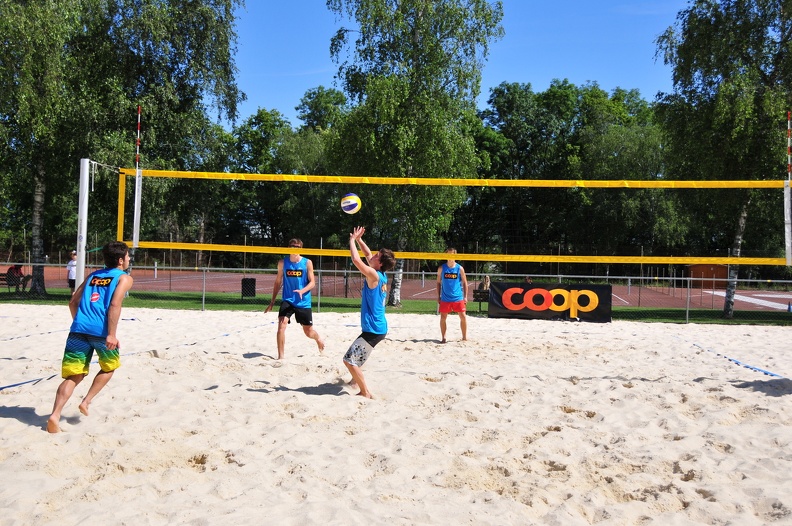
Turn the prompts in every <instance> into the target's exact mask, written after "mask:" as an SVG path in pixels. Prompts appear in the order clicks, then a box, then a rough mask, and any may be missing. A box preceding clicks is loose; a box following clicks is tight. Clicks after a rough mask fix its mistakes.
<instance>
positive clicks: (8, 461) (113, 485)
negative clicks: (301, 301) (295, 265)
mask: <svg viewBox="0 0 792 526" xmlns="http://www.w3.org/2000/svg"><path fill="white" fill-rule="evenodd" d="M388 319H389V323H390V327H391V330H390V332H389V335H388V339H387V340H385V341H384V342H382V343H381V344H379V345H378V346H377V347H376V348H375V350H374V352H373V353H372V355H371V358H370V359H369V362H368V363H367V364H366V365H365V366H364V372H365V374H366V380H367V382H368V383H369V386H370V388H371V390H372V392H373V394H374V396H375V397H377V399H375V400H365V399H362V398H361V397H358V396H354V395H355V393H356V390H355V389H353V388H350V387H349V386H347V385H346V381H348V380H349V379H350V377H349V373H348V372H347V371H346V370H345V368H344V366H343V364H342V363H341V357H342V356H343V354H344V352H345V351H346V349H347V347H348V346H349V344H350V343H351V342H352V341H353V340H354V339H355V338H356V337H357V335H358V334H359V332H360V326H359V315H358V314H357V313H351V314H335V313H317V312H315V313H314V323H315V327H316V329H317V331H319V333H320V334H321V335H322V337H323V338H324V339H325V342H326V347H325V350H324V353H323V354H320V353H319V352H318V350H317V347H316V344H315V342H314V341H312V340H310V339H308V338H306V337H305V336H304V334H303V333H302V330H301V329H300V327H299V326H297V325H295V324H292V325H291V326H290V327H289V328H288V330H287V334H286V358H285V360H283V361H282V362H278V361H277V360H275V357H276V356H277V350H276V346H275V333H276V327H277V313H268V314H263V313H250V312H199V311H167V310H155V309H126V308H125V309H124V311H123V313H122V321H121V322H120V324H119V330H118V337H119V340H120V342H121V355H122V357H121V360H122V365H121V368H120V369H119V370H118V371H117V372H116V374H115V376H114V378H113V379H112V380H111V382H110V383H109V384H108V386H107V387H106V388H105V390H104V391H102V393H101V394H100V395H99V396H98V397H97V398H96V399H95V400H94V401H93V403H92V404H91V410H90V416H87V417H86V416H84V415H82V414H80V412H79V410H78V407H77V406H78V404H79V400H80V399H81V397H82V396H83V395H84V394H85V392H86V391H87V388H88V385H90V382H89V381H85V382H83V383H82V384H81V385H80V386H78V388H77V390H76V391H75V394H74V396H73V397H72V399H71V400H70V401H69V404H68V405H67V406H66V408H65V409H64V412H63V418H62V419H61V422H60V424H61V428H62V430H63V431H64V432H63V433H60V434H58V435H49V434H48V433H47V432H46V431H45V427H44V426H45V423H46V419H47V416H48V415H49V412H50V411H51V409H52V402H53V399H54V395H55V389H56V388H57V385H58V383H59V381H60V380H59V373H60V359H61V353H62V350H63V346H64V343H65V339H66V334H67V330H68V326H69V323H70V316H69V311H68V308H67V307H66V306H63V307H49V306H27V305H0V342H1V343H0V364H2V368H3V371H4V374H3V380H2V382H0V383H1V384H2V385H0V387H2V386H8V385H13V384H17V383H21V385H17V386H15V387H8V388H5V389H3V390H0V477H2V479H3V480H4V481H6V482H8V481H12V482H13V483H4V484H2V485H1V486H0V524H3V525H27V524H53V525H54V524H76V523H78V522H81V521H83V520H85V519H86V518H88V517H90V518H91V519H92V520H98V521H100V522H103V523H110V524H142V525H146V524H152V525H154V524H177V523H178V524H218V525H219V524H260V523H262V521H266V522H271V521H273V522H274V521H276V522H278V523H282V524H294V525H297V524H300V525H302V524H314V523H323V524H368V523H372V522H376V523H387V524H455V523H456V524H459V523H463V524H493V525H494V524H499V525H500V524H559V525H560V524H564V525H569V524H658V525H659V524H663V525H665V524H718V523H721V524H725V523H731V524H749V525H750V524H756V525H760V524H792V477H790V475H789V474H790V473H792V381H791V380H790V378H792V354H790V352H789V351H788V343H786V342H788V337H789V336H788V335H789V329H788V328H783V327H763V326H734V327H722V326H715V325H676V324H644V323H634V322H624V321H619V322H613V323H608V324H590V323H574V322H552V321H524V320H503V319H487V318H476V317H470V316H469V317H468V338H469V340H468V341H465V342H463V341H460V339H461V335H460V334H459V327H458V323H456V319H455V318H454V317H453V316H452V317H450V319H449V324H448V333H447V338H448V340H449V342H448V343H447V344H445V345H440V344H439V341H440V328H439V316H435V315H404V314H397V313H393V312H388ZM97 370H98V365H97V364H93V365H92V369H91V374H90V377H89V379H88V380H90V379H91V378H92V377H93V375H94V374H95V372H96V371H97ZM761 371H765V372H768V373H771V374H765V373H763V372H761ZM53 375H55V377H54V378H53V377H52V376H53ZM23 382H27V383H23Z"/></svg>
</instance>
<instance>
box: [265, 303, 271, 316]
mask: <svg viewBox="0 0 792 526" xmlns="http://www.w3.org/2000/svg"><path fill="white" fill-rule="evenodd" d="M271 310H272V303H270V304H269V305H267V308H266V309H264V314H267V313H268V312H269V311H271Z"/></svg>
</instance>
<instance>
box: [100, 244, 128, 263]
mask: <svg viewBox="0 0 792 526" xmlns="http://www.w3.org/2000/svg"><path fill="white" fill-rule="evenodd" d="M127 252H129V247H128V246H127V244H126V243H124V242H123V241H111V242H109V243H108V244H106V245H105V246H103V247H102V256H104V261H105V267H106V268H113V267H117V266H118V260H119V259H124V256H126V255H127Z"/></svg>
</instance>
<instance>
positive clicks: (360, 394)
mask: <svg viewBox="0 0 792 526" xmlns="http://www.w3.org/2000/svg"><path fill="white" fill-rule="evenodd" d="M357 395H358V396H362V397H363V398H370V399H371V400H374V397H373V396H371V393H366V394H363V391H361V392H359V393H358V394H357Z"/></svg>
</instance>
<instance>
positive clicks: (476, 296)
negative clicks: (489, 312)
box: [473, 289, 490, 312]
mask: <svg viewBox="0 0 792 526" xmlns="http://www.w3.org/2000/svg"><path fill="white" fill-rule="evenodd" d="M489 293H490V291H489V290H480V289H473V301H478V304H479V312H481V302H487V303H489Z"/></svg>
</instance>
